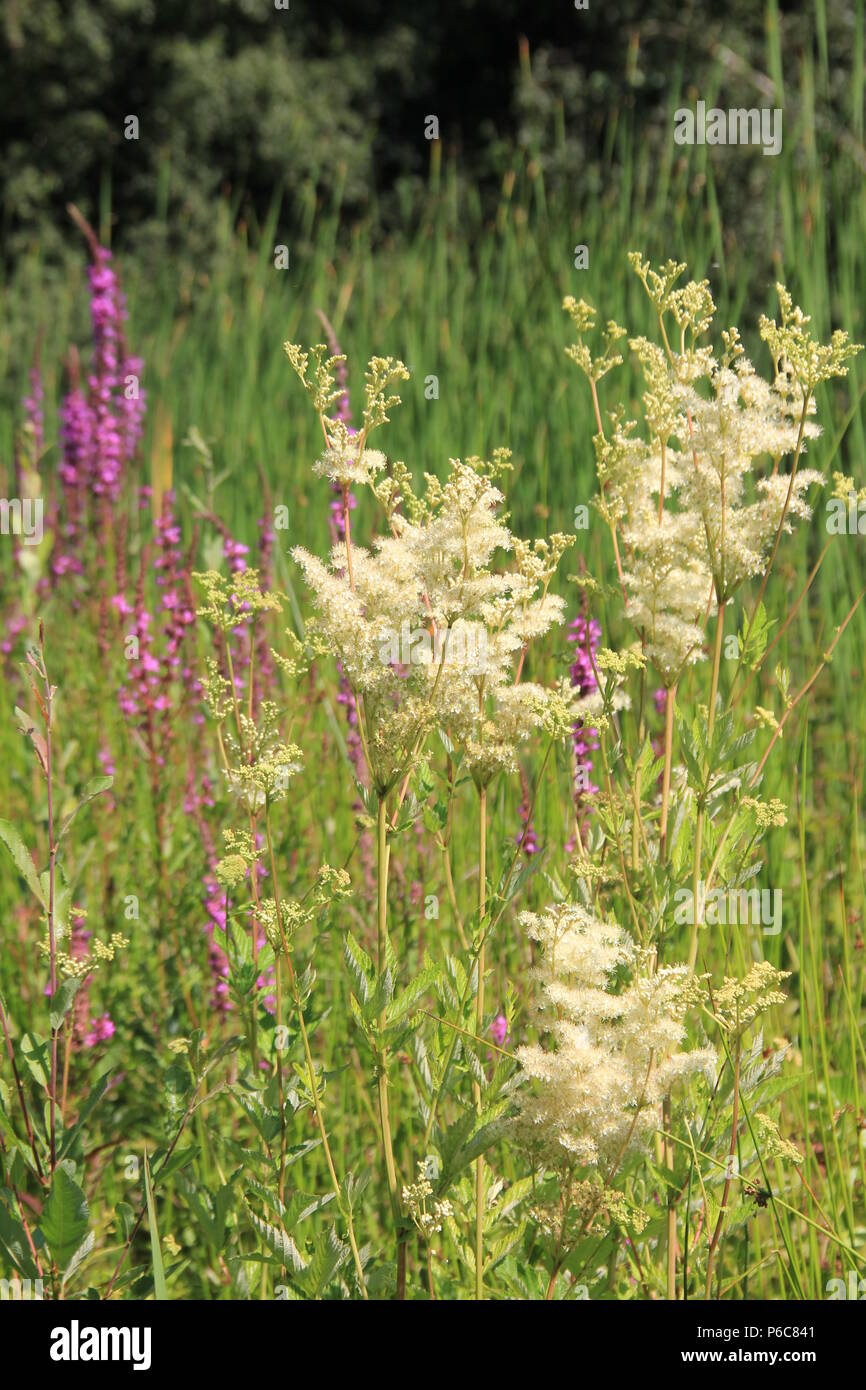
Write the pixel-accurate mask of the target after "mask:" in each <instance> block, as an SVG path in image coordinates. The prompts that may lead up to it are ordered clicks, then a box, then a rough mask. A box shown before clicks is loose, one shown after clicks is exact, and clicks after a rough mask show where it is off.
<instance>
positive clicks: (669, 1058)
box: [517, 903, 716, 1170]
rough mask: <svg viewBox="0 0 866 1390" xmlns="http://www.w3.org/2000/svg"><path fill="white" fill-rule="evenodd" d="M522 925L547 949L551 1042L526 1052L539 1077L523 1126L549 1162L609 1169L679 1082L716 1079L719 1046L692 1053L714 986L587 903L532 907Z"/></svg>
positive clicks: (523, 1110) (533, 1075)
mask: <svg viewBox="0 0 866 1390" xmlns="http://www.w3.org/2000/svg"><path fill="white" fill-rule="evenodd" d="M520 922H521V925H522V926H523V927H524V929H525V930H526V931H527V933H528V934H529V936H530V937H531V938H532V939H533V940H534V941H535V942H537V943H538V945H539V946H540V948H541V957H540V961H539V964H538V966H537V968H536V970H535V977H536V979H537V981H538V983H539V984H540V986H541V997H540V999H539V1001H538V1009H539V1011H540V1014H541V1018H540V1027H541V1028H543V1029H544V1031H546V1032H547V1033H548V1035H549V1038H550V1043H551V1045H549V1046H541V1045H540V1044H532V1045H528V1046H525V1047H521V1048H520V1049H519V1052H518V1056H519V1057H520V1062H521V1065H522V1067H523V1070H524V1071H525V1072H526V1074H527V1077H528V1078H529V1079H530V1080H531V1081H532V1083H533V1084H532V1085H531V1086H528V1087H527V1088H526V1090H525V1091H524V1092H523V1093H522V1099H521V1104H520V1115H519V1119H518V1121H517V1129H518V1133H519V1134H520V1135H521V1136H522V1138H523V1140H524V1142H525V1143H526V1145H527V1147H528V1148H529V1149H530V1150H532V1151H533V1152H534V1153H536V1154H537V1155H538V1156H539V1157H541V1158H543V1159H547V1160H549V1161H551V1162H554V1163H555V1162H556V1161H557V1158H559V1159H562V1158H563V1155H567V1156H569V1157H570V1158H571V1159H572V1160H573V1161H574V1162H575V1163H576V1164H578V1165H580V1166H591V1167H594V1166H596V1165H598V1166H600V1167H601V1168H603V1169H605V1170H606V1169H609V1168H611V1167H612V1166H614V1165H617V1164H618V1163H620V1162H621V1161H622V1158H623V1157H624V1155H625V1154H626V1153H627V1152H628V1150H629V1149H631V1148H633V1147H636V1146H640V1145H642V1144H644V1143H645V1142H646V1140H647V1138H648V1137H649V1135H651V1134H652V1133H653V1132H654V1131H655V1130H656V1129H657V1128H658V1125H659V1107H660V1105H661V1102H662V1100H663V1099H664V1097H665V1096H667V1095H668V1093H669V1091H670V1089H671V1087H672V1086H673V1085H674V1083H676V1082H678V1081H684V1080H686V1079H688V1078H689V1077H691V1076H694V1075H696V1074H698V1073H704V1074H706V1075H708V1076H711V1075H712V1074H713V1071H714V1067H715V1061H716V1058H715V1053H714V1052H713V1050H712V1049H711V1048H708V1047H707V1048H704V1047H702V1048H694V1049H692V1050H691V1051H686V1050H684V1049H683V1043H684V1041H685V1037H686V1028H685V1017H686V1014H687V1013H688V1011H689V1010H690V1009H691V1008H693V1007H694V1006H695V1005H696V1004H697V1002H698V1000H699V999H700V997H701V996H702V994H703V986H702V983H701V981H699V980H698V979H697V978H696V977H695V976H694V975H693V974H692V973H691V972H690V971H689V970H688V968H687V967H686V966H683V965H671V966H662V967H660V968H658V969H654V968H653V964H654V962H653V957H652V955H651V953H648V952H644V951H641V950H639V949H638V948H637V947H636V946H635V945H634V943H633V942H632V940H631V938H630V937H629V936H628V934H627V933H626V932H624V931H623V930H622V928H621V927H619V926H617V925H616V924H615V923H611V922H604V921H601V920H599V919H598V918H596V917H594V916H593V915H592V914H591V913H589V912H588V911H586V910H585V909H584V908H582V907H580V906H579V905H574V904H564V903H559V904H556V905H554V906H552V907H549V908H547V909H546V910H545V911H544V912H542V913H532V912H524V913H522V914H521V916H520Z"/></svg>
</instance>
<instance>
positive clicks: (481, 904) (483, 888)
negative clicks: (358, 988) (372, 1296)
mask: <svg viewBox="0 0 866 1390" xmlns="http://www.w3.org/2000/svg"><path fill="white" fill-rule="evenodd" d="M486 911H487V788H486V787H482V788H481V789H480V793H479V813H478V927H479V930H483V923H484V914H485V912H486ZM484 958H485V941H484V938H483V937H482V941H481V949H480V950H479V952H478V992H477V994H476V998H475V1032H476V1034H477V1036H478V1037H479V1038H480V1037H482V1036H483V1034H484V963H485V960H484ZM474 1089H475V1108H476V1110H477V1112H478V1116H479V1119H480V1117H481V1111H482V1098H481V1086H480V1084H479V1083H478V1082H477V1081H476V1082H475V1088H474ZM475 1297H476V1298H477V1299H483V1298H484V1159H483V1157H482V1155H481V1154H479V1155H478V1158H477V1159H476V1161H475Z"/></svg>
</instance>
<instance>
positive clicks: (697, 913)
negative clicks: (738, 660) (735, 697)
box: [689, 600, 725, 970]
mask: <svg viewBox="0 0 866 1390" xmlns="http://www.w3.org/2000/svg"><path fill="white" fill-rule="evenodd" d="M724 633H725V602H724V600H723V601H722V602H721V603H720V604H719V610H718V612H717V614H716V641H715V646H714V648H713V675H712V682H711V685H710V707H709V710H708V713H707V747H708V748H710V747H711V745H712V742H713V730H714V728H715V724H716V699H717V697H718V693H719V668H720V666H721V663H722V641H723V638H724ZM705 770H706V769H705ZM703 844H704V807H703V801H701V802H700V804H699V805H698V817H697V823H696V825H695V856H694V865H693V869H692V911H693V914H694V919H695V920H694V923H693V925H692V939H691V943H690V945H689V969H690V970H694V968H695V962H696V960H697V958H698V932H699V931H700V927H701V904H700V895H699V887H700V879H701V851H702V849H703Z"/></svg>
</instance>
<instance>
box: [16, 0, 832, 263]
mask: <svg viewBox="0 0 866 1390" xmlns="http://www.w3.org/2000/svg"><path fill="white" fill-rule="evenodd" d="M282 2H283V0H276V3H275V0H40V3H39V4H38V5H34V4H31V3H29V0H5V4H4V6H3V25H2V35H0V38H2V46H3V50H4V51H3V56H2V63H3V74H4V80H3V82H2V84H0V134H2V148H3V151H4V159H3V162H2V173H0V196H2V204H0V228H2V237H3V247H4V256H5V259H6V260H7V261H8V260H10V259H12V258H14V257H15V255H16V254H17V253H18V252H19V251H20V250H21V249H22V247H23V246H25V245H27V244H29V243H32V241H33V240H34V239H35V238H36V237H40V238H42V240H43V244H44V245H46V246H47V247H49V248H50V247H51V245H52V242H53V243H54V249H57V247H58V246H59V243H60V242H61V241H62V239H64V238H66V237H67V236H68V224H67V221H66V218H65V213H64V208H65V205H66V203H67V202H68V201H70V200H73V201H75V202H76V203H77V204H78V205H79V206H80V207H81V208H82V210H83V211H84V213H85V214H86V215H87V216H88V217H90V218H91V219H92V220H93V221H94V222H95V223H100V225H101V227H102V229H103V231H105V230H107V227H106V223H107V222H109V221H110V223H111V225H112V227H113V229H114V231H113V235H114V237H115V239H118V238H119V239H121V240H126V241H127V242H128V243H130V244H134V245H136V246H137V248H138V249H139V250H141V249H144V248H145V247H146V246H147V245H148V242H149V241H150V242H152V243H153V245H154V246H155V247H156V248H157V249H158V250H161V251H165V250H167V249H173V250H178V249H180V248H181V247H183V248H185V249H186V250H187V251H191V252H195V251H196V250H201V249H205V248H206V247H207V245H208V241H209V237H210V236H211V233H212V228H213V215H214V214H213V209H214V199H215V198H216V197H218V196H219V195H221V194H223V195H225V194H228V195H229V197H230V200H231V206H232V208H233V212H234V215H235V216H242V217H244V218H245V219H246V220H247V221H248V222H252V223H253V224H255V222H256V220H257V219H259V220H260V219H261V218H262V217H263V216H264V215H265V213H266V211H267V208H268V207H269V206H270V205H271V202H272V200H273V199H274V197H275V196H277V195H279V196H282V198H283V200H284V201H283V211H284V215H286V216H289V217H291V216H292V215H296V214H297V212H298V210H299V206H300V201H301V199H302V196H303V193H304V190H307V191H308V190H309V189H311V188H312V189H314V190H315V193H316V195H317V196H318V197H319V198H320V199H324V200H328V199H331V198H333V197H335V196H338V197H339V198H340V201H341V203H342V204H343V206H344V208H345V209H346V210H347V211H348V212H349V213H350V214H355V213H359V212H365V211H369V210H370V209H371V207H372V206H373V204H375V215H376V218H377V219H378V220H379V221H380V222H383V223H385V224H386V225H387V223H388V221H389V219H390V218H392V217H393V213H394V209H395V197H394V194H395V190H399V189H400V188H401V187H405V186H406V185H407V183H408V185H409V186H411V184H412V183H413V181H417V180H419V179H423V178H424V177H426V173H427V169H428V167H429V159H430V146H429V144H428V142H427V141H426V140H425V138H424V120H425V117H426V116H427V115H428V114H435V115H436V116H437V117H438V118H439V121H440V130H441V138H442V145H443V148H444V150H445V152H446V153H447V154H451V155H456V156H457V158H458V159H459V162H460V166H461V168H462V169H463V170H464V171H465V173H466V174H467V175H468V176H470V177H471V178H473V179H474V180H476V181H478V182H479V183H480V185H481V187H482V189H483V188H484V187H485V186H493V184H494V182H495V180H496V179H497V178H498V177H499V176H501V173H502V169H503V166H504V161H505V159H506V158H507V157H508V154H509V151H511V150H513V148H514V147H515V144H516V145H517V146H518V147H523V148H524V149H527V150H529V151H531V152H532V154H533V155H534V156H535V157H536V158H537V159H539V160H540V161H541V162H542V165H543V167H544V168H545V172H546V174H549V175H550V176H551V177H562V178H568V179H570V180H572V181H576V182H577V184H578V185H579V186H580V187H582V188H583V189H585V190H586V191H587V192H589V193H590V194H591V192H592V187H593V177H597V174H596V175H594V174H593V168H594V166H595V165H596V163H597V161H598V159H599V156H600V152H601V149H602V142H603V137H604V122H605V117H606V115H607V114H609V112H610V111H611V110H618V109H628V110H629V111H630V112H631V113H632V115H633V116H634V118H635V120H636V121H639V122H640V125H641V128H644V129H646V130H647V131H648V132H649V131H650V130H651V129H652V127H653V123H654V122H655V123H656V124H658V123H660V122H661V121H662V120H663V119H664V118H665V116H664V113H665V102H666V99H667V93H668V92H669V90H670V87H671V83H672V81H675V80H676V79H677V77H678V76H679V77H680V78H681V79H682V80H685V81H688V82H692V83H693V82H695V81H696V80H698V79H699V76H700V73H701V71H702V70H708V69H709V66H710V65H711V64H712V63H713V62H714V61H715V60H716V57H717V45H718V42H719V40H723V41H724V43H725V44H726V45H728V46H729V47H730V48H732V49H733V50H735V51H736V53H737V54H738V55H740V57H741V58H742V59H743V62H744V63H745V64H746V66H748V64H749V63H756V64H757V65H758V66H759V67H760V66H761V64H762V60H763V47H764V42H765V40H764V13H763V7H762V6H761V5H755V4H753V3H746V0H729V3H728V4H726V5H725V7H724V13H721V12H720V13H718V14H713V13H711V12H709V7H707V6H706V4H704V3H700V2H699V0H698V3H693V0H686V3H679V2H678V0H652V3H651V4H647V3H645V0H604V3H602V2H601V0H590V5H589V9H587V10H578V9H576V8H575V6H574V4H573V3H572V0H535V3H533V4H527V3H526V0H448V3H443V0H413V3H411V4H407V3H406V0H338V2H335V0H331V3H328V4H321V3H312V0H289V8H288V9H279V8H277V4H279V3H282ZM782 8H783V14H784V22H785V37H786V42H790V43H792V44H794V45H796V42H797V35H798V32H799V30H798V24H799V19H798V11H799V9H800V8H802V7H800V6H796V5H793V6H790V5H789V6H786V7H782ZM810 8H811V7H810V6H806V7H805V10H806V11H808V10H809V9H810ZM806 22H807V16H806V15H805V14H804V15H803V24H804V25H805V24H806ZM847 27H848V28H850V25H849V26H847ZM804 32H805V30H804ZM846 32H847V31H846V23H845V20H844V16H843V15H841V13H840V16H839V20H838V23H835V24H834V22H833V20H832V15H831V35H832V36H833V41H834V42H835V43H837V44H838V47H839V50H840V53H841V52H844V49H845V44H846V38H845V35H846ZM848 42H850V37H849V40H848ZM521 51H522V52H523V55H524V61H523V62H522V63H521V60H520V54H521ZM527 53H528V54H529V55H530V56H531V65H532V66H531V72H532V75H531V78H529V77H528V76H527V74H528V71H529V67H528V64H527V62H526V54H527ZM746 95H748V92H747V93H746ZM752 95H753V96H754V94H752ZM557 113H561V122H560V138H559V140H558V142H557V141H556V140H555V139H554V126H555V117H556V115H557ZM130 115H133V116H136V117H137V118H138V122H139V138H138V139H137V140H132V139H127V138H125V130H126V129H127V127H126V125H125V120H126V117H128V116H130ZM563 128H564V130H565V132H566V138H565V139H564V140H563V139H562V138H561V130H562V129H563Z"/></svg>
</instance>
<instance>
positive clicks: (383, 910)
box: [376, 796, 406, 1298]
mask: <svg viewBox="0 0 866 1390" xmlns="http://www.w3.org/2000/svg"><path fill="white" fill-rule="evenodd" d="M376 848H377V855H376V868H377V879H378V885H377V886H378V897H377V914H376V926H377V968H378V972H379V978H380V979H381V978H382V976H383V975H384V973H385V969H386V956H387V941H388V813H387V810H386V807H385V797H384V796H379V798H378V817H377V835H376ZM386 1023H387V1019H386V1015H385V1010H384V1009H383V1010H382V1012H381V1013H380V1015H379V1032H380V1035H381V1036H382V1037H384V1033H385V1026H386ZM378 1070H379V1124H380V1126H381V1130H382V1148H383V1150H384V1153H385V1174H386V1177H387V1180H388V1197H389V1199H390V1202H391V1215H392V1217H393V1220H394V1225H395V1228H396V1230H397V1297H398V1298H403V1297H405V1292H406V1242H405V1239H404V1238H403V1236H402V1234H401V1226H402V1216H401V1212H400V1195H399V1191H398V1188H397V1167H396V1164H395V1162H394V1145H393V1141H392V1138H391V1114H390V1107H389V1104H388V1050H387V1047H386V1046H385V1044H384V1042H382V1043H381V1045H380V1049H379V1068H378Z"/></svg>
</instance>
